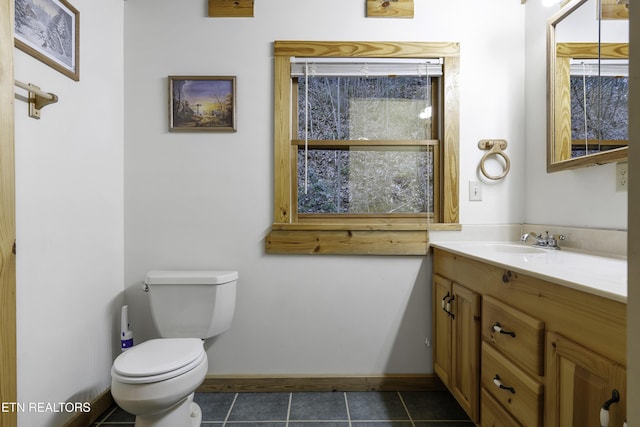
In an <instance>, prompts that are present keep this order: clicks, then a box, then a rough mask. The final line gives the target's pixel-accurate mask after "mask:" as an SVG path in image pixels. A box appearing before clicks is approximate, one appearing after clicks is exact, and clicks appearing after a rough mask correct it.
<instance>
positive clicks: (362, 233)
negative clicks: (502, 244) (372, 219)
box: [265, 222, 460, 255]
mask: <svg viewBox="0 0 640 427" xmlns="http://www.w3.org/2000/svg"><path fill="white" fill-rule="evenodd" d="M429 230H460V224H427V223H426V222H409V223H356V224H346V223H335V222H332V223H295V224H289V223H286V224H283V223H276V224H273V226H272V227H271V231H270V232H269V234H268V235H267V237H266V239H265V250H266V253H268V254H290V255H292V254H309V255H312V254H324V255H426V254H427V252H428V250H429Z"/></svg>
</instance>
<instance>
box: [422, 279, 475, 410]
mask: <svg viewBox="0 0 640 427" xmlns="http://www.w3.org/2000/svg"><path fill="white" fill-rule="evenodd" d="M433 289H434V298H433V300H434V301H435V306H434V315H435V319H434V327H435V329H436V331H437V332H436V334H435V341H436V342H435V353H434V369H435V371H436V373H437V374H438V376H439V377H440V379H441V380H442V381H443V382H444V383H445V384H446V385H447V387H448V388H449V390H451V393H452V394H453V395H454V397H455V398H456V400H457V401H458V402H459V403H460V405H461V406H462V407H463V409H464V410H465V411H466V412H467V414H469V416H470V417H471V419H472V420H474V421H475V422H477V421H478V420H479V413H480V407H479V404H480V395H479V386H478V385H479V380H480V377H479V373H480V295H478V294H477V293H475V292H473V291H470V290H469V289H467V288H466V287H464V286H462V285H460V284H459V283H455V282H453V281H450V280H447V279H446V278H444V277H442V276H438V275H435V276H434V288H433Z"/></svg>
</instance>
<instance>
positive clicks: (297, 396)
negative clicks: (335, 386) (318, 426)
mask: <svg viewBox="0 0 640 427" xmlns="http://www.w3.org/2000/svg"><path fill="white" fill-rule="evenodd" d="M347 419H348V416H347V405H346V403H345V400H344V393H341V392H301V393H293V394H292V395H291V412H290V414H289V420H294V421H309V420H327V421H332V420H347Z"/></svg>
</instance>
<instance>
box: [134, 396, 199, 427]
mask: <svg viewBox="0 0 640 427" xmlns="http://www.w3.org/2000/svg"><path fill="white" fill-rule="evenodd" d="M193 396H194V393H191V394H190V395H189V396H187V397H186V398H185V399H184V400H182V401H180V402H178V403H176V404H175V405H174V406H172V407H171V408H169V409H167V410H166V411H163V412H160V413H156V414H153V415H138V416H136V422H135V424H134V425H135V427H200V425H201V424H202V411H201V410H200V406H198V404H197V403H195V402H194V401H193Z"/></svg>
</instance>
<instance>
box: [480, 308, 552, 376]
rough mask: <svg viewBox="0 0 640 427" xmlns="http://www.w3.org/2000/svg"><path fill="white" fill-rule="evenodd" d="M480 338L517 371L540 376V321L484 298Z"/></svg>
mask: <svg viewBox="0 0 640 427" xmlns="http://www.w3.org/2000/svg"><path fill="white" fill-rule="evenodd" d="M499 331H502V332H499ZM482 337H483V338H484V339H485V340H486V341H488V342H490V343H491V344H492V345H493V346H494V347H495V348H497V349H498V350H500V351H501V352H502V353H504V354H505V355H506V356H507V357H508V358H510V359H511V360H512V361H514V362H515V363H516V364H517V365H518V366H519V367H520V368H521V369H524V370H525V371H527V372H528V373H530V374H531V375H539V376H542V375H544V322H542V321H540V320H538V319H536V318H534V317H531V316H529V315H528V314H525V313H523V312H521V311H520V310H517V309H515V308H513V307H511V306H509V305H507V304H504V303H502V302H500V301H498V300H497V299H495V298H492V297H490V296H485V297H484V298H483V299H482Z"/></svg>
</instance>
